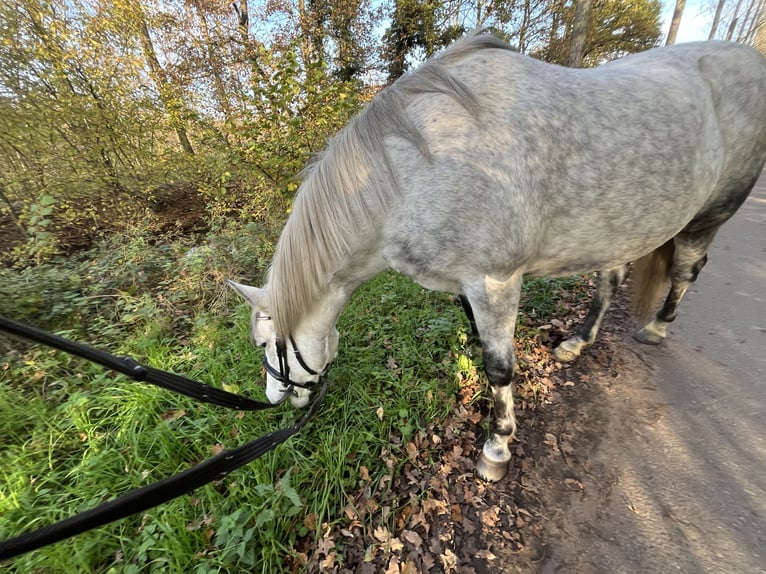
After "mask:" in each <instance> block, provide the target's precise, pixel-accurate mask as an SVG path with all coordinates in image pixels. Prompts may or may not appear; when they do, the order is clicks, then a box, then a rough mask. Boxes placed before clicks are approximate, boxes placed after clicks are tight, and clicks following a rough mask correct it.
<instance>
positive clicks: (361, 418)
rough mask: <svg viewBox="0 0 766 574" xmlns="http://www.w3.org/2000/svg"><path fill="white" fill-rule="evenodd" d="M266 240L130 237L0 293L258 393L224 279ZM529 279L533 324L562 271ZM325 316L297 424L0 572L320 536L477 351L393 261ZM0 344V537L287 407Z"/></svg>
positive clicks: (129, 566) (198, 556)
mask: <svg viewBox="0 0 766 574" xmlns="http://www.w3.org/2000/svg"><path fill="white" fill-rule="evenodd" d="M247 240H249V241H255V242H256V243H258V245H259V247H254V246H252V245H249V244H248V241H247ZM268 241H269V240H268V239H267V238H265V237H263V236H262V235H259V233H258V232H257V230H256V231H255V232H253V233H252V234H251V235H247V234H245V236H244V238H242V237H238V236H237V235H236V233H234V232H232V233H231V234H230V235H228V236H227V235H226V234H224V235H222V236H221V237H219V238H216V239H215V240H211V241H210V242H209V243H206V244H205V245H203V246H197V247H196V248H195V249H192V246H191V245H188V244H184V243H173V244H168V245H165V246H161V245H150V244H149V243H147V242H145V241H143V240H140V239H128V240H127V242H126V243H125V244H120V245H112V246H110V247H109V249H102V250H100V251H98V252H96V253H94V254H91V256H90V257H86V258H83V259H82V260H80V261H66V262H62V261H59V262H54V263H51V264H49V265H48V266H47V267H43V268H36V269H30V270H27V271H24V272H22V273H21V274H19V272H18V271H13V272H11V271H8V272H3V273H4V275H3V276H2V277H0V278H2V279H3V280H4V283H3V285H4V287H3V289H5V290H7V291H9V292H10V291H12V290H13V289H17V292H23V293H24V294H23V295H22V296H21V300H22V301H23V302H25V303H24V305H25V306H24V307H23V308H19V307H14V305H13V303H12V300H9V299H8V298H6V299H4V300H0V310H1V311H2V312H3V313H4V314H9V315H11V316H14V317H17V318H26V319H27V320H29V321H30V322H36V323H43V324H44V325H45V326H46V327H49V328H53V329H54V330H58V331H60V332H62V331H65V332H66V333H67V334H68V335H70V336H73V337H74V338H77V339H80V340H83V341H85V342H91V343H93V342H96V343H98V344H99V345H101V346H107V347H108V348H109V350H110V351H111V352H114V353H116V354H129V355H132V356H134V357H136V358H137V359H138V360H140V361H142V362H146V363H149V364H151V365H153V366H155V367H158V368H163V369H169V370H173V371H176V372H180V373H184V374H187V375H189V376H192V377H196V378H199V379H201V380H204V381H206V382H209V383H211V384H214V385H220V386H222V387H223V388H226V389H228V390H232V391H235V392H243V393H247V394H250V395H252V396H256V397H258V398H262V396H263V393H262V386H263V380H264V374H263V372H262V367H261V358H260V350H258V349H254V348H253V347H252V346H251V344H250V340H249V334H248V331H247V329H248V310H247V309H246V308H245V306H244V305H242V304H240V303H239V301H238V299H237V298H236V296H234V295H233V294H232V295H229V294H227V293H226V292H225V291H224V290H223V288H222V284H223V278H224V277H226V276H231V277H240V276H246V277H253V276H254V275H255V276H257V275H259V274H260V273H261V272H262V271H263V269H265V266H266V264H267V262H268V253H269V251H268V248H267V247H264V245H267V244H268ZM190 250H191V251H190ZM248 265H249V266H250V268H249V270H248V269H247V267H248ZM122 270H124V273H121V271H122ZM148 277H150V278H151V279H148ZM75 278H76V279H75ZM22 281H23V282H24V283H25V284H24V285H21V284H20V283H21V282H22ZM44 281H50V283H48V284H45V285H44V284H43V282H44ZM51 285H53V288H51ZM531 285H532V287H531V288H527V289H526V291H525V301H526V303H525V305H526V312H527V313H530V310H532V311H533V312H534V315H535V317H534V321H545V320H546V319H547V317H550V316H551V314H552V313H555V312H556V311H557V310H558V308H557V306H556V305H557V303H556V302H555V299H556V293H559V292H560V290H561V289H562V288H564V287H566V285H565V284H562V283H561V282H558V283H557V282H543V283H532V284H531ZM22 287H23V289H21V288H22ZM552 299H553V302H552V303H551V300H552ZM530 305H531V306H530ZM11 308H12V309H11ZM338 327H339V330H340V332H341V343H340V347H339V354H338V358H337V360H336V361H335V363H334V365H333V366H332V369H331V371H330V375H329V376H330V380H331V383H330V388H329V392H328V397H327V401H326V406H325V408H324V410H323V411H322V412H321V413H320V415H319V416H318V417H317V418H316V419H315V420H314V421H312V422H311V423H310V424H309V425H308V427H307V428H306V429H305V430H304V431H302V432H301V433H300V434H299V435H298V436H296V437H293V438H292V439H291V440H290V441H288V442H287V443H286V444H284V445H282V446H280V447H279V448H277V449H276V450H275V451H274V452H272V453H269V454H267V455H265V456H263V457H262V458H260V459H258V460H257V461H255V462H253V463H252V464H250V465H248V466H246V467H245V468H243V469H241V470H239V471H237V472H235V473H232V474H231V475H230V476H228V477H226V478H225V479H223V480H222V481H219V482H216V483H214V484H211V485H208V486H206V487H203V488H201V489H199V490H198V491H197V492H195V493H194V494H193V495H191V496H185V497H182V498H180V499H177V500H175V501H172V502H169V503H167V504H165V505H162V506H161V507H159V508H155V509H152V510H149V511H147V512H145V513H143V514H139V515H137V516H134V517H131V518H128V519H126V520H123V521H120V522H118V523H116V524H111V525H108V526H105V527H103V528H100V529H98V530H96V531H92V532H89V533H86V534H83V535H81V536H77V537H75V538H72V539H70V540H67V541H65V542H62V543H59V544H56V545H53V546H49V547H47V548H43V549H41V550H38V551H36V552H33V553H30V554H28V555H25V556H22V557H19V558H18V559H16V560H14V561H13V562H11V564H10V565H8V566H7V567H6V568H7V571H9V572H19V573H27V572H40V573H43V572H62V571H67V572H70V571H71V572H109V573H111V572H114V573H118V572H119V573H138V572H195V573H207V572H242V571H247V572H263V573H268V574H272V573H277V572H288V571H291V568H292V563H291V557H293V556H294V555H295V552H296V550H295V546H296V542H297V541H298V540H299V539H300V538H303V537H305V536H307V535H308V536H316V537H317V538H319V537H320V536H321V531H322V528H323V525H324V524H326V523H333V522H334V521H336V520H338V519H340V518H341V517H342V515H343V508H344V506H345V505H346V504H347V503H348V502H349V500H350V497H351V495H352V493H353V492H354V491H355V489H356V488H357V487H358V485H359V480H360V472H361V470H360V469H361V468H362V467H364V468H365V469H366V471H365V472H369V474H370V476H371V477H372V479H373V480H376V479H379V478H380V477H382V476H383V475H385V474H387V473H390V472H391V469H389V468H388V467H387V466H386V462H385V461H384V457H382V456H381V453H382V451H383V450H384V449H385V450H386V451H387V452H388V453H391V455H392V457H393V458H394V459H398V460H402V461H403V460H406V453H405V452H402V448H403V447H402V445H403V444H405V443H406V442H407V440H408V439H409V437H411V436H412V435H413V434H414V433H416V432H418V431H419V430H420V429H423V428H425V426H426V425H427V424H429V423H430V422H432V421H434V420H441V419H443V418H444V417H446V415H447V414H448V413H449V412H450V409H451V408H452V407H453V405H454V401H455V397H456V396H457V395H458V393H459V390H460V387H461V384H462V383H463V382H464V381H465V380H466V378H467V377H476V376H477V375H476V372H477V369H478V368H479V367H480V365H477V364H476V359H475V357H474V349H472V348H471V346H470V337H469V336H468V333H469V331H470V326H469V324H468V321H467V320H466V318H465V317H464V315H463V312H462V309H461V308H460V306H459V305H457V304H456V303H455V302H454V300H453V298H452V297H450V296H447V295H445V294H440V293H432V292H428V291H426V290H424V289H422V288H421V287H419V286H417V285H416V284H414V283H412V282H411V281H409V280H407V279H406V278H403V277H401V276H400V275H397V274H395V273H385V274H383V275H381V276H379V277H377V278H375V279H374V280H373V281H370V282H369V283H368V284H366V285H365V286H364V287H363V288H362V289H360V290H359V291H358V292H357V293H356V294H355V295H354V297H353V298H352V300H351V302H350V303H349V305H348V306H347V307H346V309H345V310H344V312H343V314H342V316H341V319H340V322H339V325H338ZM0 351H2V352H3V354H4V356H3V357H2V358H0V447H1V448H0V538H7V537H10V536H13V535H16V534H18V533H20V532H22V531H25V530H28V529H34V528H38V527H41V526H43V525H45V524H49V523H51V522H54V521H56V520H60V519H62V518H64V517H67V516H70V515H73V514H75V513H76V512H78V511H81V510H84V509H87V508H91V507H93V506H95V505H97V504H98V503H99V502H102V501H104V500H107V499H109V498H110V497H113V496H116V495H119V494H121V493H124V492H127V491H128V490H130V489H133V488H137V487H140V486H142V485H145V484H148V483H150V482H153V481H156V480H159V479H161V478H163V477H166V476H169V475H171V474H173V473H175V472H178V471H180V470H183V469H185V468H188V467H189V466H191V465H193V464H195V463H198V462H200V461H202V460H204V459H206V458H208V457H209V456H211V455H212V454H213V453H214V452H216V451H217V450H218V449H220V448H221V447H222V446H223V447H226V448H232V447H235V446H237V445H240V444H243V443H244V442H247V441H249V440H252V439H253V438H255V437H258V436H261V435H263V434H265V433H267V432H269V431H271V430H274V429H276V428H280V427H283V426H286V425H288V424H290V423H291V422H292V421H293V420H294V419H295V417H296V416H298V415H299V412H298V411H296V410H294V409H292V408H291V407H289V406H287V405H285V406H284V407H281V408H280V409H277V410H275V411H269V412H266V413H249V414H243V413H237V412H228V411H224V410H222V409H219V408H216V407H212V406H205V405H199V404H196V403H194V402H193V401H191V400H189V399H186V398H184V397H181V396H177V395H173V394H171V393H169V392H167V391H163V390H161V389H158V388H154V387H150V386H147V385H144V384H137V383H134V382H131V381H129V380H128V379H126V378H124V377H119V376H116V377H112V376H111V375H110V374H108V373H105V372H104V371H103V370H102V369H101V368H100V367H97V366H95V365H90V364H88V363H85V362H83V361H81V360H79V359H74V358H70V357H67V356H65V355H63V354H60V353H56V352H52V351H49V350H47V349H43V348H40V347H32V346H28V345H26V344H20V343H18V342H16V341H11V340H8V339H5V338H2V342H0ZM479 370H480V369H479ZM392 437H396V440H395V441H394V442H392ZM389 460H391V458H390V457H389ZM394 470H396V469H394Z"/></svg>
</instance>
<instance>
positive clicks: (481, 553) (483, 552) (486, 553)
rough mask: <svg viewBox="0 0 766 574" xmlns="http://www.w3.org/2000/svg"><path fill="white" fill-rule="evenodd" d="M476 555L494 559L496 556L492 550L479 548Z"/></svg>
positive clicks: (485, 558)
mask: <svg viewBox="0 0 766 574" xmlns="http://www.w3.org/2000/svg"><path fill="white" fill-rule="evenodd" d="M476 557H477V558H483V559H484V560H494V559H495V558H497V556H495V555H494V554H492V552H490V551H489V550H479V551H478V552H477V553H476Z"/></svg>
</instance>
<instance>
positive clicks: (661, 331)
mask: <svg viewBox="0 0 766 574" xmlns="http://www.w3.org/2000/svg"><path fill="white" fill-rule="evenodd" d="M714 235H715V233H711V234H709V236H705V237H703V238H701V239H698V240H697V241H689V240H688V239H686V238H684V237H677V238H676V240H675V243H676V248H675V253H674V257H673V266H672V267H671V269H670V293H668V296H667V299H665V303H664V304H663V305H662V308H661V309H660V310H659V312H658V313H657V315H656V316H655V318H654V320H652V321H651V322H650V323H648V324H647V325H645V326H644V327H643V328H642V329H640V330H639V331H637V332H636V333H634V335H633V338H634V339H636V341H638V342H640V343H644V344H646V345H659V344H660V343H661V342H662V341H663V340H664V339H665V337H666V336H667V329H668V325H669V324H670V323H672V322H673V321H674V320H675V318H676V315H677V314H678V305H679V304H680V303H681V299H683V297H684V295H685V294H686V291H687V290H688V289H689V287H690V286H691V284H692V283H694V282H695V281H696V280H697V276H698V275H699V273H700V271H702V268H703V267H704V266H705V263H707V249H708V247H709V246H710V243H711V242H712V241H713V236H714Z"/></svg>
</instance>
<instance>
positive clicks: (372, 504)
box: [294, 299, 585, 574]
mask: <svg viewBox="0 0 766 574" xmlns="http://www.w3.org/2000/svg"><path fill="white" fill-rule="evenodd" d="M569 307H570V314H569V315H568V316H567V317H566V318H565V319H562V320H553V321H551V322H550V323H549V324H547V325H544V328H543V329H540V330H539V331H537V335H536V336H535V337H534V338H532V339H528V338H527V339H525V340H524V343H523V345H517V348H516V352H517V358H518V362H519V366H520V368H519V374H518V375H517V380H516V413H517V419H518V424H519V433H518V436H517V439H516V440H515V441H514V443H513V445H512V450H513V454H514V458H513V462H512V464H511V467H510V470H509V473H508V475H507V476H506V477H505V478H504V479H503V480H502V481H500V482H499V483H497V484H487V483H485V482H483V481H481V480H479V479H477V478H476V477H475V475H474V461H475V460H476V457H477V456H478V454H479V451H480V447H481V445H482V443H483V441H484V434H485V431H484V423H486V421H488V415H489V404H488V402H487V401H486V400H479V401H476V402H474V403H471V399H472V397H475V396H476V395H477V392H478V391H479V390H480V389H481V388H482V386H483V385H485V384H486V380H485V379H484V377H483V375H479V374H477V375H476V376H474V377H471V378H470V379H469V380H464V381H462V388H461V392H460V393H459V395H458V397H457V405H456V407H455V408H454V410H453V412H452V414H451V416H450V417H449V418H448V419H447V420H446V421H444V422H443V423H442V424H441V425H439V426H436V425H433V424H432V425H428V426H427V427H426V428H425V429H424V430H422V431H420V432H419V433H418V434H416V435H415V436H414V437H413V438H412V440H410V441H403V440H402V438H401V436H400V435H396V434H395V435H394V436H392V437H391V445H390V446H389V447H388V448H384V449H382V450H381V453H380V456H381V458H382V459H383V460H384V461H385V462H386V467H387V468H388V469H389V471H388V473H387V474H385V475H384V476H382V477H378V478H374V477H371V476H370V473H369V470H368V469H367V468H364V467H362V468H360V470H359V477H358V488H357V490H356V492H355V493H354V495H353V500H352V502H351V503H349V504H348V505H347V506H346V508H345V512H344V516H343V517H341V518H340V519H339V520H337V521H336V522H335V523H334V524H332V525H324V526H323V530H322V531H323V536H322V539H321V540H320V541H319V542H318V543H317V542H316V541H314V540H311V539H309V538H307V539H304V540H302V541H301V542H300V545H299V548H298V549H297V550H298V554H297V556H298V558H297V560H296V561H295V563H294V570H295V571H296V572H298V571H306V572H312V573H313V572H333V573H338V574H347V573H352V572H353V573H359V574H377V573H380V572H383V573H386V574H415V573H430V572H433V573H436V572H443V573H445V574H450V573H455V574H474V573H477V572H513V571H515V570H516V567H515V566H514V564H515V563H516V560H515V557H517V556H518V555H519V553H521V552H522V551H523V549H524V547H525V538H527V537H530V536H539V534H540V530H541V528H542V522H543V521H542V517H541V515H540V513H539V508H540V506H539V504H538V492H539V491H538V488H544V487H540V486H538V485H536V484H534V483H533V482H532V481H530V480H529V478H528V477H527V475H528V471H529V470H530V469H531V467H532V466H533V465H534V464H535V460H534V459H533V457H531V456H530V455H531V453H532V451H533V450H534V451H535V456H536V457H540V456H551V457H563V458H564V460H565V461H567V457H569V458H570V459H571V458H572V457H574V449H573V447H572V441H573V437H574V436H575V435H576V433H577V428H576V426H575V425H570V426H567V427H564V430H563V431H557V434H553V433H550V432H547V434H546V421H545V416H544V415H545V405H546V404H547V403H549V402H551V401H554V400H556V397H557V395H558V394H559V393H560V392H562V390H563V392H573V389H572V388H571V387H573V386H575V385H574V383H572V381H571V380H570V379H571V378H572V376H573V375H571V373H569V372H568V371H566V370H562V366H561V365H560V364H558V363H554V361H553V359H552V356H551V354H550V349H552V348H553V346H555V344H557V343H558V342H559V341H560V340H561V339H562V338H563V337H564V336H566V334H567V332H568V331H570V330H571V329H572V328H573V325H574V324H577V323H578V322H579V321H580V320H581V319H582V317H583V316H584V314H585V307H584V305H583V304H582V303H581V302H580V301H579V300H578V301H575V299H572V301H570V305H569ZM390 367H391V368H396V367H397V366H396V365H393V364H391V365H390ZM557 428H558V427H557ZM528 437H535V438H534V440H535V441H536V443H535V445H533V447H534V448H530V447H529V446H528V445H527V438H528ZM538 437H539V438H538ZM566 486H567V487H568V488H571V489H582V484H581V483H580V482H579V481H578V480H576V479H569V481H568V483H567V485H566ZM307 520H309V522H308V523H307V527H309V526H310V527H311V528H309V530H310V531H314V530H313V528H314V527H315V526H316V524H313V523H311V520H310V517H307ZM304 569H305V570H304Z"/></svg>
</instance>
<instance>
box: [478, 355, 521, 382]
mask: <svg viewBox="0 0 766 574" xmlns="http://www.w3.org/2000/svg"><path fill="white" fill-rule="evenodd" d="M513 367H514V360H513V358H511V359H503V358H501V357H499V356H498V355H496V354H495V353H493V352H491V351H488V350H486V349H485V350H484V372H485V373H486V374H487V380H489V384H490V385H492V387H502V386H506V385H510V384H511V383H512V382H513Z"/></svg>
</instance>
